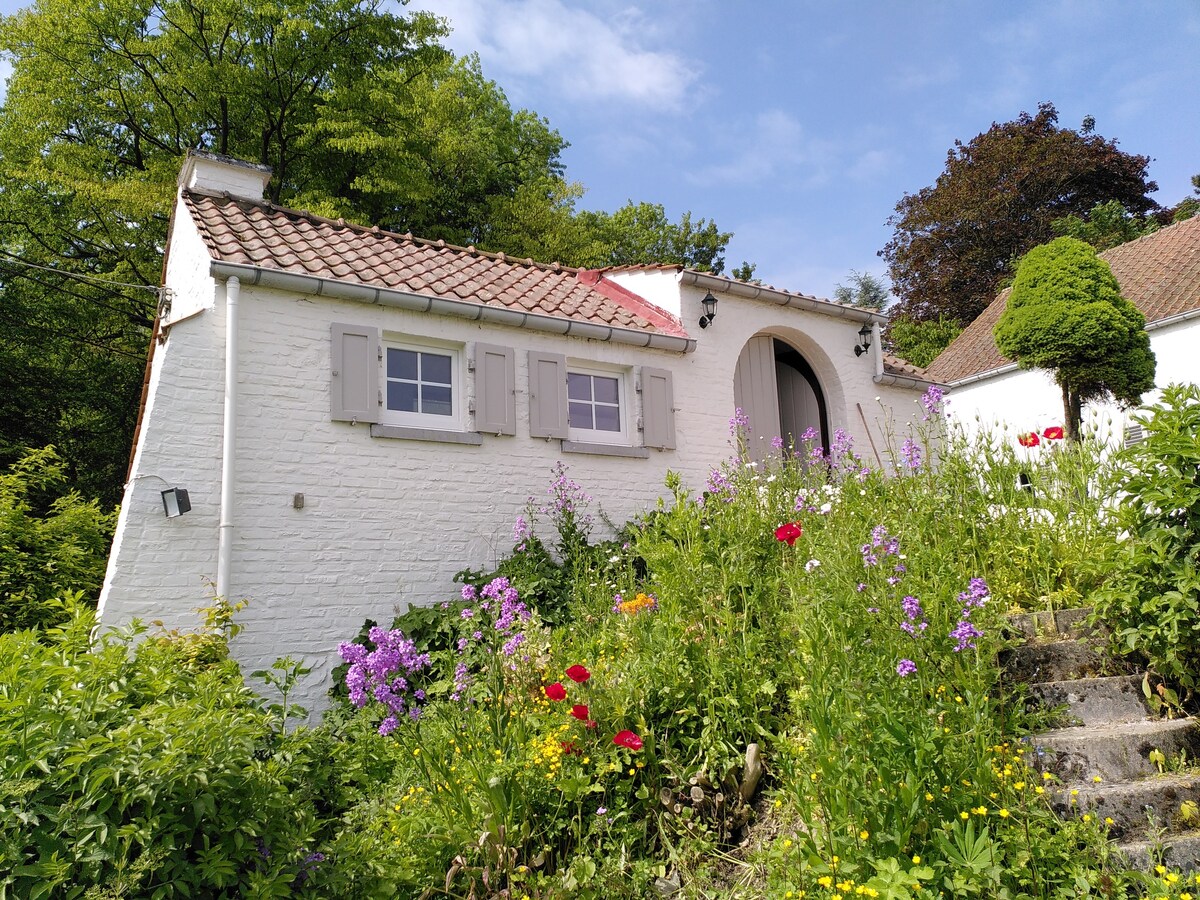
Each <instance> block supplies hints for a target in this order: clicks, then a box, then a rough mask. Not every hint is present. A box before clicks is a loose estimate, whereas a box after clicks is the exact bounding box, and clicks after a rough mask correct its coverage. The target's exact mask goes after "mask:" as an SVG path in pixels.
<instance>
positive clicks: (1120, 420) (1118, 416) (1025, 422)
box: [947, 317, 1200, 444]
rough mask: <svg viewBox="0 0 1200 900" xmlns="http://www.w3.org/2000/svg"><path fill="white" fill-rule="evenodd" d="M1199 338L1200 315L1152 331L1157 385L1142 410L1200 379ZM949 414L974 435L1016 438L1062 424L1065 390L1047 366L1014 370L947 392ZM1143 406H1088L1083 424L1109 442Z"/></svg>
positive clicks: (1118, 439)
mask: <svg viewBox="0 0 1200 900" xmlns="http://www.w3.org/2000/svg"><path fill="white" fill-rule="evenodd" d="M1198 340H1200V317H1197V318H1192V319H1190V320H1181V321H1177V322H1174V323H1172V324H1168V325H1163V326H1159V327H1155V328H1152V329H1151V330H1150V349H1151V350H1152V351H1154V357H1155V377H1154V381H1155V384H1156V385H1157V387H1156V388H1155V389H1154V390H1152V391H1148V392H1146V393H1145V394H1144V395H1143V396H1142V403H1141V406H1140V407H1139V409H1144V408H1145V407H1147V406H1149V405H1150V404H1152V403H1154V402H1155V401H1156V400H1157V399H1158V398H1159V396H1160V394H1161V391H1160V390H1159V388H1161V387H1164V386H1166V385H1168V384H1176V383H1185V384H1194V383H1197V382H1200V364H1198V363H1197V362H1196V359H1195V347H1196V343H1197V341H1198ZM947 400H948V401H949V404H948V406H947V410H948V415H949V416H950V418H951V419H952V420H953V421H955V422H956V423H958V425H959V426H961V427H962V428H964V429H966V430H967V431H968V432H970V433H979V432H981V431H992V432H994V433H997V434H1001V435H1004V436H1006V437H1009V438H1013V439H1015V437H1016V436H1017V435H1018V434H1022V433H1028V432H1030V431H1038V432H1041V431H1043V430H1045V429H1046V428H1047V427H1048V426H1051V425H1062V424H1063V404H1062V389H1061V388H1059V386H1058V385H1057V384H1055V383H1054V376H1053V373H1051V372H1050V371H1049V370H1046V369H1011V370H1008V371H1005V372H1001V373H999V374H995V375H991V376H989V377H987V378H983V379H980V380H979V381H974V382H970V383H968V384H962V385H957V386H953V387H952V389H951V391H950V392H949V393H948V394H947ZM1137 412H1138V409H1131V410H1122V409H1121V408H1120V407H1119V406H1118V405H1117V404H1116V403H1092V404H1088V406H1086V407H1084V414H1083V424H1084V428H1085V429H1087V430H1089V431H1094V432H1095V433H1096V434H1097V436H1098V437H1099V438H1100V439H1101V440H1103V441H1105V442H1106V443H1112V444H1118V443H1121V442H1123V441H1124V439H1125V427H1126V425H1127V424H1129V423H1131V422H1132V416H1133V415H1135V414H1136V413H1137Z"/></svg>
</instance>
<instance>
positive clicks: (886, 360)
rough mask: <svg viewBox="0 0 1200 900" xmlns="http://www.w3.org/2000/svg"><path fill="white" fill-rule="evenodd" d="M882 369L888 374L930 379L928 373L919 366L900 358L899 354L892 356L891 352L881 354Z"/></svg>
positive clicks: (924, 379)
mask: <svg viewBox="0 0 1200 900" xmlns="http://www.w3.org/2000/svg"><path fill="white" fill-rule="evenodd" d="M883 371H885V372H887V373H888V374H890V375H906V376H907V377H909V378H920V379H921V380H923V381H932V379H931V378H930V377H929V373H928V372H926V371H925V370H924V369H922V368H921V367H920V366H914V365H913V364H912V363H910V362H909V361H908V360H907V359H901V358H900V357H899V356H893V355H892V354H891V353H885V354H883Z"/></svg>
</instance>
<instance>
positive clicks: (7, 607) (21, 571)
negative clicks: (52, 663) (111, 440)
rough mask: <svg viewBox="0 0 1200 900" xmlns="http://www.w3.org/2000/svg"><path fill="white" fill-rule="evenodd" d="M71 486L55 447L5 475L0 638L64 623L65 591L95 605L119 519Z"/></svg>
mask: <svg viewBox="0 0 1200 900" xmlns="http://www.w3.org/2000/svg"><path fill="white" fill-rule="evenodd" d="M66 478H67V475H66V468H65V464H64V463H63V461H62V459H61V457H60V456H59V455H58V453H57V452H56V451H55V449H54V448H53V447H46V448H44V449H42V450H29V451H27V452H26V453H25V455H24V456H23V457H22V458H21V459H19V460H18V461H17V462H16V463H14V464H13V466H12V467H11V468H10V469H9V471H8V472H6V473H4V474H2V475H0V631H15V630H17V629H19V628H43V627H47V626H49V625H53V624H56V623H58V622H61V621H64V620H65V618H66V615H67V613H66V611H65V606H64V604H63V602H62V594H63V593H64V592H67V591H78V592H81V593H82V595H83V596H84V597H86V598H87V599H89V600H91V601H92V602H93V603H94V602H95V598H96V595H97V594H98V592H99V589H100V583H101V581H102V580H103V578H104V565H105V559H106V557H107V554H108V542H109V539H110V537H111V536H112V529H113V524H114V522H115V520H116V514H115V513H105V512H103V511H102V510H101V509H100V506H99V504H98V503H97V502H96V501H95V500H84V499H83V498H82V497H80V495H79V494H77V493H76V492H74V491H66V490H65V485H66Z"/></svg>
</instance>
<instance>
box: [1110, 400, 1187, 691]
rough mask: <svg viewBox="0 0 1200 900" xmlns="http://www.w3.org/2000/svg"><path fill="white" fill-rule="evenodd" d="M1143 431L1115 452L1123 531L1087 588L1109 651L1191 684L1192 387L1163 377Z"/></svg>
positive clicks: (1116, 508)
mask: <svg viewBox="0 0 1200 900" xmlns="http://www.w3.org/2000/svg"><path fill="white" fill-rule="evenodd" d="M1136 418H1137V421H1138V422H1139V423H1140V424H1141V426H1142V429H1143V434H1144V439H1143V440H1142V441H1141V442H1140V443H1138V444H1134V445H1132V446H1130V447H1128V448H1126V449H1125V450H1123V451H1121V452H1120V453H1119V454H1118V456H1117V467H1116V471H1115V473H1114V478H1113V480H1112V482H1111V483H1110V484H1111V488H1110V490H1111V501H1112V517H1113V520H1114V522H1115V524H1116V526H1117V527H1118V528H1120V529H1121V534H1122V539H1121V540H1120V542H1119V543H1117V544H1116V545H1115V546H1114V547H1113V549H1112V552H1111V553H1109V554H1106V557H1105V559H1104V561H1103V569H1104V570H1107V571H1108V579H1107V581H1106V582H1105V583H1104V585H1103V587H1102V588H1101V589H1099V590H1098V591H1097V592H1096V593H1095V594H1094V595H1093V597H1092V600H1093V602H1094V604H1095V613H1096V616H1097V617H1098V618H1099V619H1101V620H1102V621H1104V622H1106V623H1108V624H1109V625H1110V626H1111V627H1112V629H1113V638H1114V642H1115V645H1116V647H1117V649H1118V650H1120V651H1123V652H1126V653H1128V652H1134V651H1136V652H1139V653H1142V654H1143V655H1144V656H1145V657H1146V658H1147V659H1148V660H1149V661H1150V665H1151V666H1152V667H1153V668H1154V669H1156V670H1157V671H1158V672H1159V673H1161V674H1162V675H1164V676H1166V677H1167V678H1168V679H1170V680H1171V681H1173V682H1175V683H1177V684H1178V685H1180V686H1182V687H1183V688H1185V689H1186V690H1188V691H1194V690H1196V688H1197V687H1198V686H1200V441H1198V440H1197V435H1200V387H1197V386H1196V385H1186V386H1184V385H1172V386H1169V387H1167V388H1166V389H1165V390H1164V391H1163V395H1162V399H1161V400H1160V401H1159V402H1158V403H1156V404H1155V405H1154V406H1152V407H1151V408H1150V410H1149V413H1148V414H1147V415H1145V416H1139V417H1136Z"/></svg>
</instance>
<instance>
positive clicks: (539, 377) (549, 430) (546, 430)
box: [529, 350, 567, 438]
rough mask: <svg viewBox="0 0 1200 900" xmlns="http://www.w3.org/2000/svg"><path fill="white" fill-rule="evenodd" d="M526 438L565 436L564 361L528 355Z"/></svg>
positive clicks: (557, 357)
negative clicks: (527, 427) (527, 436)
mask: <svg viewBox="0 0 1200 900" xmlns="http://www.w3.org/2000/svg"><path fill="white" fill-rule="evenodd" d="M529 436H530V437H547V438H565V437H566V436H567V358H566V357H565V356H563V355H562V354H560V353H535V352H534V351H532V350H530V351H529Z"/></svg>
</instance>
